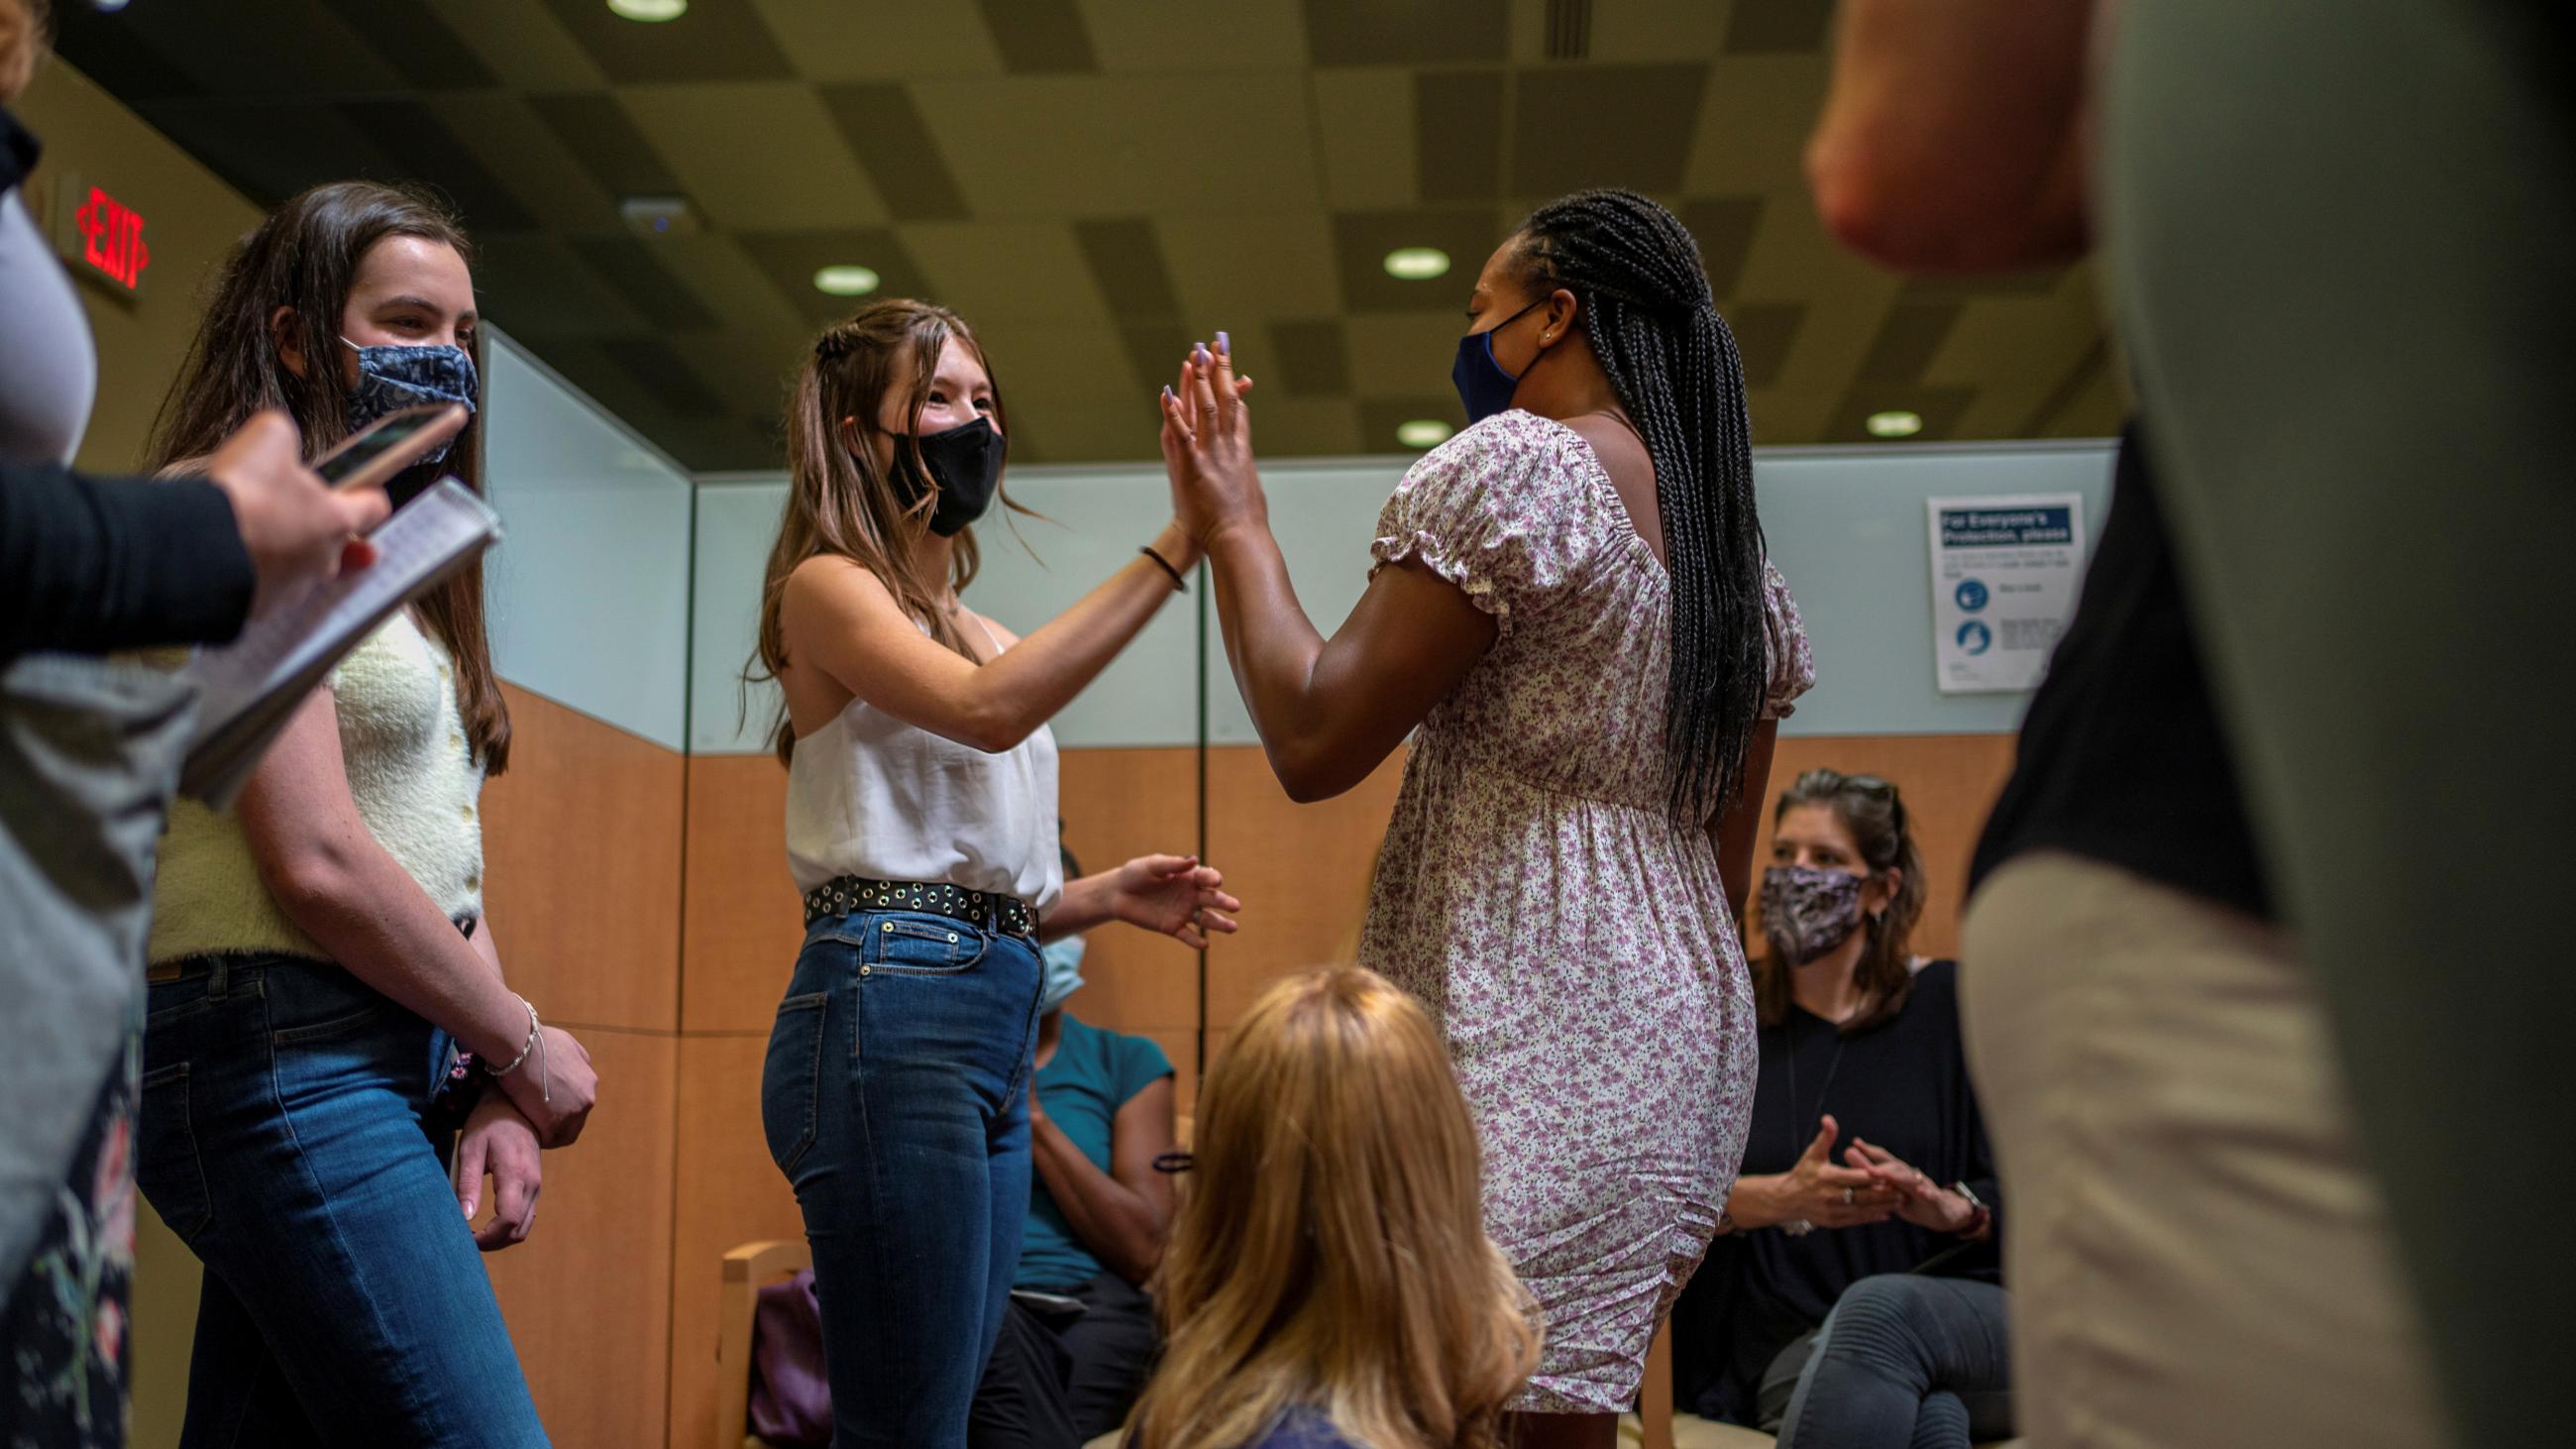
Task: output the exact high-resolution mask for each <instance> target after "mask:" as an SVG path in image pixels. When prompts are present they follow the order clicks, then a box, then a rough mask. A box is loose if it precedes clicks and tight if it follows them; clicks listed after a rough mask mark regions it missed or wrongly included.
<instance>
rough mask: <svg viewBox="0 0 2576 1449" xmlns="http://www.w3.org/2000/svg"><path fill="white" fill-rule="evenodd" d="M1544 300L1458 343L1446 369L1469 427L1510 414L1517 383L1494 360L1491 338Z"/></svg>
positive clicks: (1461, 339)
mask: <svg viewBox="0 0 2576 1449" xmlns="http://www.w3.org/2000/svg"><path fill="white" fill-rule="evenodd" d="M1553 295H1555V294H1554V293H1550V294H1549V296H1553ZM1546 300H1547V298H1546V297H1541V298H1539V299H1538V301H1537V302H1532V303H1530V304H1529V306H1527V307H1523V308H1522V309H1520V310H1519V311H1517V312H1514V313H1513V314H1512V315H1510V316H1509V317H1506V318H1504V319H1503V320H1502V321H1500V322H1497V323H1495V324H1494V325H1493V326H1491V327H1488V328H1486V329H1485V330H1484V331H1482V332H1470V333H1468V334H1467V335H1466V336H1464V337H1461V338H1459V339H1458V360H1457V361H1456V362H1455V363H1453V364H1451V365H1450V368H1449V380H1450V381H1451V382H1452V383H1455V384H1456V385H1457V388H1458V401H1460V402H1461V403H1464V404H1466V407H1467V425H1468V426H1469V427H1474V426H1475V425H1476V424H1478V423H1481V422H1483V421H1484V420H1485V419H1487V418H1490V417H1492V416H1493V415H1494V414H1496V413H1499V412H1506V411H1508V410H1510V408H1511V405H1512V394H1513V393H1515V392H1517V391H1519V390H1520V385H1521V380H1520V379H1519V378H1517V377H1514V376H1513V375H1512V374H1510V373H1508V372H1505V371H1503V365H1502V364H1501V363H1499V362H1496V361H1495V360H1494V334H1495V333H1497V332H1500V331H1502V330H1503V329H1504V328H1506V327H1509V326H1511V325H1512V324H1513V323H1515V322H1518V321H1519V320H1521V319H1522V318H1523V317H1526V316H1528V315H1529V314H1530V313H1531V312H1532V311H1533V310H1535V309H1536V308H1537V307H1538V305H1539V303H1540V302H1545V301H1546Z"/></svg>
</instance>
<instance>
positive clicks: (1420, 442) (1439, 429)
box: [1395, 418, 1449, 448]
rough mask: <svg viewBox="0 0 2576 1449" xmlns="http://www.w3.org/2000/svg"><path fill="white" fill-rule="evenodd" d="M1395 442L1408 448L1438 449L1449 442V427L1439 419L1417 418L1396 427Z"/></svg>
mask: <svg viewBox="0 0 2576 1449" xmlns="http://www.w3.org/2000/svg"><path fill="white" fill-rule="evenodd" d="M1395 440H1396V441H1397V442H1399V443H1402V444H1403V445H1404V446H1406V447H1408V448H1436V447H1439V446H1440V445H1441V444H1442V443H1445V442H1447V441H1448V440H1449V425H1448V424H1447V423H1444V422H1442V421H1440V420H1439V419H1438V418H1415V419H1414V420H1413V421H1412V422H1409V423H1398V424H1396V425H1395Z"/></svg>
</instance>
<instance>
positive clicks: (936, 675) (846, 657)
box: [780, 524, 1198, 754]
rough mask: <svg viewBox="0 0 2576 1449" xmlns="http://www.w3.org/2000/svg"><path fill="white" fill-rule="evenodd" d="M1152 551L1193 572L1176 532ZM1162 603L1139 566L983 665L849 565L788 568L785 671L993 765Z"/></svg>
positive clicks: (1192, 557)
mask: <svg viewBox="0 0 2576 1449" xmlns="http://www.w3.org/2000/svg"><path fill="white" fill-rule="evenodd" d="M1154 548H1155V551H1156V552H1158V553H1160V554H1162V556H1163V557H1164V558H1165V559H1168V560H1169V561H1170V562H1171V564H1172V566H1173V567H1174V568H1177V569H1180V570H1182V571H1184V572H1186V571H1188V570H1189V569H1191V568H1193V567H1195V566H1196V565H1197V562H1198V553H1197V550H1196V549H1195V548H1194V547H1192V546H1191V544H1190V542H1189V539H1188V538H1187V536H1186V535H1184V534H1183V533H1182V532H1181V530H1180V527H1179V525H1177V524H1174V525H1170V526H1167V527H1166V528H1164V530H1163V532H1162V534H1161V535H1160V536H1159V537H1157V538H1156V539H1155V540H1154ZM1172 594H1173V589H1172V581H1171V578H1170V576H1169V575H1167V574H1165V573H1164V572H1163V570H1162V568H1161V566H1160V565H1157V564H1156V563H1155V562H1154V561H1153V560H1151V559H1149V558H1146V557H1145V556H1143V555H1142V554H1139V555H1137V556H1136V558H1134V559H1133V560H1131V561H1129V562H1128V563H1127V565H1126V566H1125V567H1123V568H1121V569H1119V570H1118V572H1116V573H1114V574H1112V575H1110V576H1109V579H1108V581H1107V582H1105V583H1103V584H1101V585H1100V587H1098V588H1096V589H1093V590H1092V591H1091V592H1090V593H1088V594H1085V595H1083V596H1082V598H1081V599H1080V600H1079V601H1078V602H1076V603H1075V604H1074V606H1073V607H1072V608H1070V609H1067V610H1065V611H1064V612H1063V613H1061V614H1058V615H1057V616H1056V617H1055V618H1053V619H1051V620H1049V621H1048V622H1047V623H1046V625H1045V626H1044V627H1042V628H1040V629H1038V630H1037V631H1036V632H1035V633H1033V634H1031V635H1029V637H1028V638H1026V639H1024V640H1022V641H1020V642H1019V643H1018V644H1017V646H1015V647H1013V648H1010V649H1008V650H1005V651H1004V652H1003V653H1002V655H1001V656H1000V657H999V658H996V659H994V660H993V661H992V662H990V663H988V664H983V665H977V664H975V663H973V662H972V661H970V660H967V659H965V658H963V657H961V656H959V655H958V654H957V653H956V652H955V651H953V650H950V649H948V648H947V647H945V646H943V645H941V644H940V643H938V642H937V641H936V640H933V639H931V638H930V637H929V636H927V635H925V634H923V633H922V632H921V630H920V628H919V627H917V626H916V625H915V624H914V623H913V621H912V618H911V616H909V615H907V614H906V613H904V611H903V607H902V606H901V605H900V604H898V603H896V602H895V597H894V593H893V591H892V590H890V589H888V588H887V587H886V586H885V583H884V581H882V580H880V579H879V578H878V577H877V576H876V575H874V574H872V573H870V572H868V571H867V570H866V569H864V568H861V567H859V566H858V565H857V564H855V563H852V562H851V561H849V560H848V559H843V558H832V557H819V558H811V559H807V560H806V561H805V562H804V563H802V564H800V565H798V566H797V569H796V572H795V573H793V574H791V575H789V576H788V580H787V591H786V596H785V598H784V600H783V601H782V605H781V610H780V614H781V623H782V625H783V627H784V629H785V632H786V638H787V655H788V658H789V660H790V661H791V662H792V663H794V664H811V665H813V666H814V667H815V668H818V669H820V670H822V671H823V673H824V674H826V675H828V676H830V678H831V679H832V680H833V681H834V682H835V683H837V684H839V685H840V686H841V687H842V688H843V689H846V690H848V691H849V692H850V693H851V694H853V695H856V696H857V697H858V698H860V699H863V700H866V701H867V702H868V703H869V704H870V705H871V706H873V707H875V708H877V709H881V710H884V711H885V712H886V713H888V714H890V715H893V716H894V717H895V718H897V719H899V720H902V721H903V722H904V723H906V724H908V725H912V726H914V727H915V728H918V729H925V730H928V731H930V732H931V733H933V734H936V735H940V736H943V737H945V738H947V739H952V740H955V741H956V742H957V743H959V744H961V745H966V746H969V747H971V748H974V749H979V750H987V751H991V752H993V753H996V754H998V753H1000V752H1001V751H1004V750H1007V749H1010V748H1012V747H1013V746H1015V745H1017V744H1019V743H1020V741H1022V740H1025V739H1027V738H1028V737H1029V736H1030V735H1032V734H1035V733H1036V732H1037V729H1038V727H1039V726H1040V725H1043V724H1045V723H1046V722H1047V721H1048V720H1049V719H1051V718H1053V717H1054V716H1055V714H1056V712H1057V711H1059V710H1061V709H1063V708H1064V707H1065V706H1066V705H1068V704H1070V703H1072V702H1073V697H1074V696H1075V695H1077V694H1080V693H1081V692H1082V690H1083V688H1084V686H1086V685H1088V684H1090V683H1091V681H1092V680H1093V679H1095V678H1097V677H1098V676H1099V674H1100V671H1101V670H1102V669H1104V668H1106V667H1108V664H1109V661H1110V660H1112V659H1114V658H1116V657H1117V655H1118V651H1119V650H1121V649H1124V648H1126V647H1127V644H1128V641H1129V640H1132V639H1134V638H1135V637H1136V634H1137V631H1139V630H1141V629H1143V628H1144V627H1145V625H1146V623H1147V622H1148V621H1149V620H1151V619H1152V618H1153V617H1154V613H1155V611H1156V610H1158V609H1160V608H1162V607H1163V605H1164V604H1165V603H1167V602H1169V601H1170V599H1171V598H1172Z"/></svg>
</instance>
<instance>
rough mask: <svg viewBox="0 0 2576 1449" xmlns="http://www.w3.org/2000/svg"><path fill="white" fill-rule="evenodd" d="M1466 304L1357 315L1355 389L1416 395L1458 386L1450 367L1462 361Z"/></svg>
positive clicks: (1353, 324) (1353, 327) (1351, 327)
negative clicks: (1438, 309)
mask: <svg viewBox="0 0 2576 1449" xmlns="http://www.w3.org/2000/svg"><path fill="white" fill-rule="evenodd" d="M1465 310H1466V309H1465V308H1464V307H1463V306H1462V307H1460V308H1458V309H1456V310H1453V311H1442V312H1407V313H1394V312H1382V313H1373V314H1370V315H1367V316H1358V317H1352V318H1350V319H1349V320H1348V322H1347V323H1346V324H1345V326H1346V327H1347V329H1348V332H1349V335H1350V359H1351V391H1352V392H1353V393H1355V394H1357V395H1358V396H1360V397H1362V398H1412V397H1422V396H1430V395H1436V394H1438V393H1442V392H1455V391H1456V389H1454V388H1453V387H1451V385H1450V382H1449V370H1450V368H1451V367H1453V366H1455V365H1456V363H1457V361H1458V339H1459V337H1461V336H1462V335H1464V334H1465V332H1466V331H1467V321H1466V317H1465V315H1464V313H1465Z"/></svg>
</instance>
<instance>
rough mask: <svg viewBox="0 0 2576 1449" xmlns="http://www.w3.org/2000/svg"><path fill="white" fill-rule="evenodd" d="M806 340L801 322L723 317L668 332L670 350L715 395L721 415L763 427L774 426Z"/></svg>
mask: <svg viewBox="0 0 2576 1449" xmlns="http://www.w3.org/2000/svg"><path fill="white" fill-rule="evenodd" d="M812 346H813V338H812V337H811V336H810V335H808V334H807V332H806V330H805V324H803V323H802V322H799V323H796V324H795V325H794V326H792V327H788V328H785V329H774V328H750V327H743V326H739V325H735V324H733V322H732V320H731V319H727V325H725V326H723V327H720V328H716V329H712V330H707V331H698V332H681V333H674V334H672V336H671V347H672V350H674V351H676V352H677V353H679V355H680V357H681V359H682V360H683V361H685V362H687V363H688V364H689V369H690V371H692V372H694V373H696V374H697V376H698V379H699V381H701V382H703V383H705V384H706V386H707V388H708V390H709V391H711V392H713V393H714V394H715V395H716V396H717V398H718V399H719V400H720V401H721V404H722V408H723V412H724V414H725V416H727V417H731V418H736V419H742V418H756V419H758V420H759V424H760V427H761V428H762V429H763V430H766V431H769V432H775V431H776V430H777V429H778V428H779V427H780V425H781V424H780V419H781V418H782V417H783V416H784V414H785V411H786V407H787V389H788V385H789V384H790V383H791V382H792V381H794V379H795V376H796V369H797V366H798V364H800V363H802V362H803V361H804V360H805V354H806V351H807V350H808V349H809V348H811V347H812Z"/></svg>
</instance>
